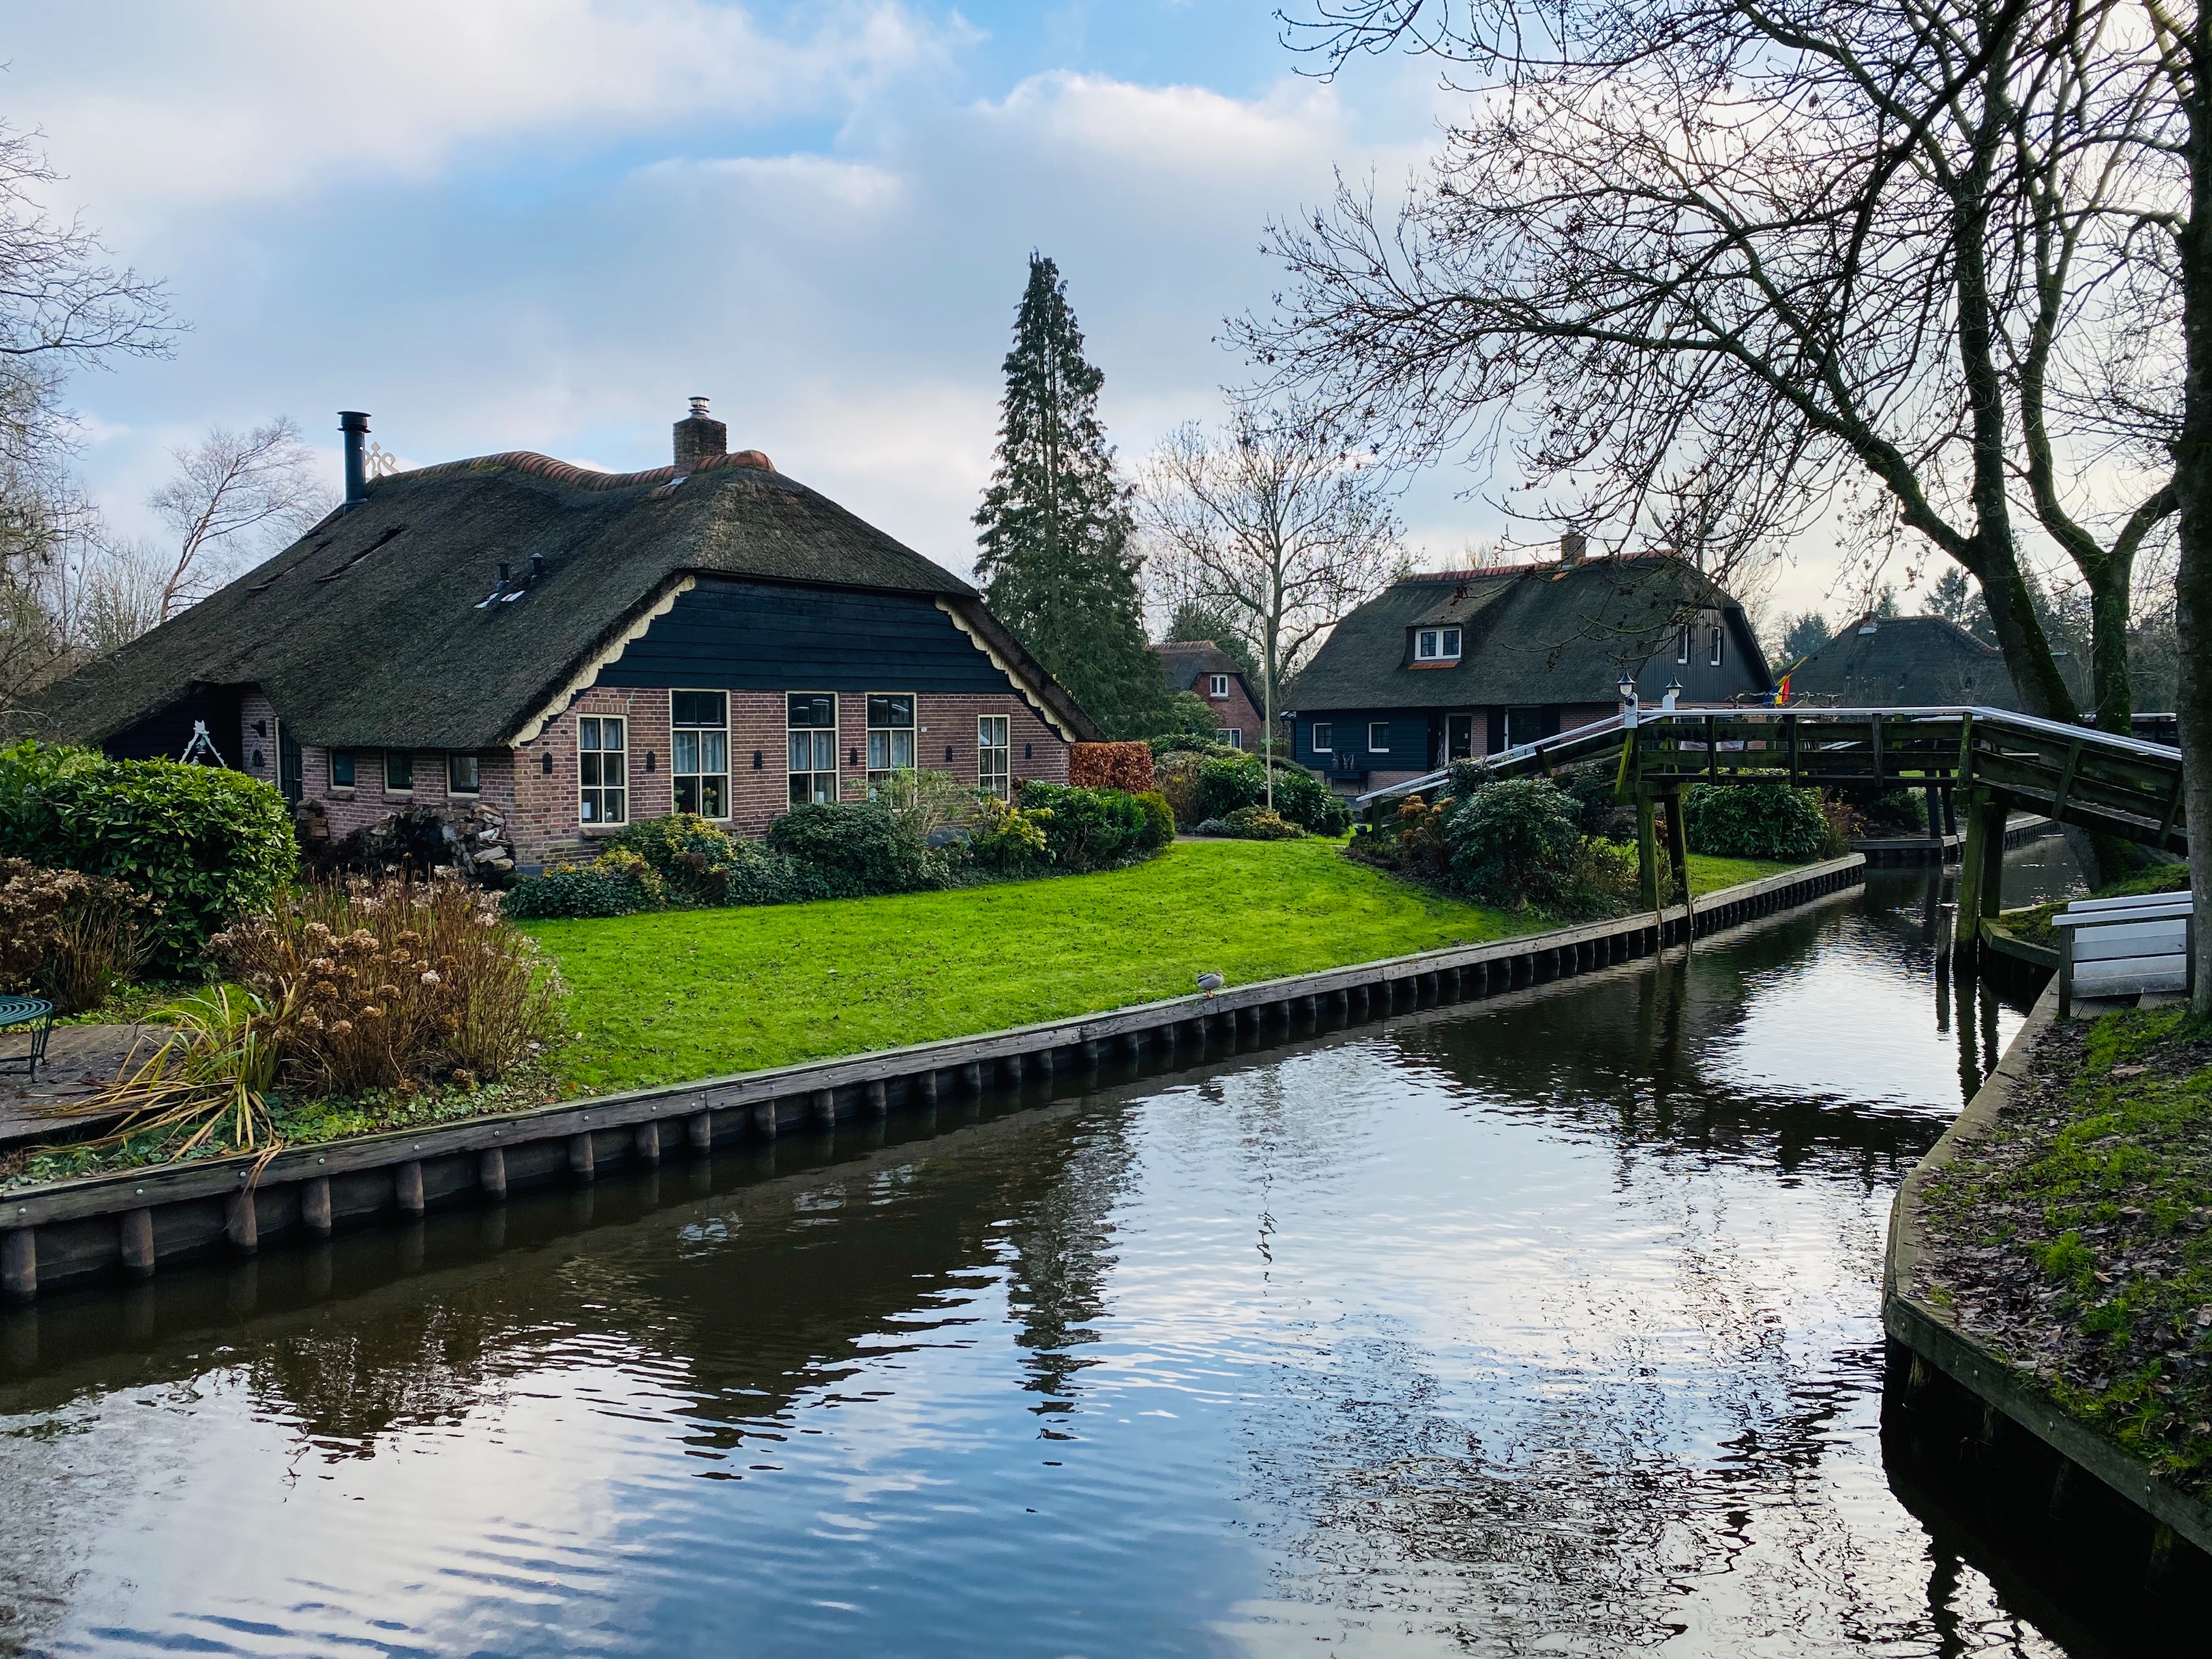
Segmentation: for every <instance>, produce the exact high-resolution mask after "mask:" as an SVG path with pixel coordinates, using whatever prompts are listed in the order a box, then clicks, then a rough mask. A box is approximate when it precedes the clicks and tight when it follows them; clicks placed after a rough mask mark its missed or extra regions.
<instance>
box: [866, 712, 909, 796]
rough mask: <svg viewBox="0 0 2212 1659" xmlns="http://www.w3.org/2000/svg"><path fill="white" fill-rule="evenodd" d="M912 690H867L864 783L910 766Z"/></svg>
mask: <svg viewBox="0 0 2212 1659" xmlns="http://www.w3.org/2000/svg"><path fill="white" fill-rule="evenodd" d="M914 708H915V699H914V693H913V692H911V691H871V692H869V693H868V783H869V786H870V787H874V786H875V785H877V784H878V783H881V782H882V781H884V779H885V778H887V777H889V776H890V775H891V774H892V773H894V772H902V771H905V772H910V771H912V770H913V769H914Z"/></svg>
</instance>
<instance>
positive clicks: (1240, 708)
mask: <svg viewBox="0 0 2212 1659" xmlns="http://www.w3.org/2000/svg"><path fill="white" fill-rule="evenodd" d="M1152 653H1153V654H1154V655H1155V656H1157V657H1158V658H1159V659H1160V671H1161V672H1163V673H1164V674H1165V675H1166V676H1167V681H1168V689H1169V690H1173V691H1188V692H1189V693H1190V694H1191V695H1192V696H1194V697H1197V698H1199V699H1200V700H1201V701H1202V702H1204V703H1205V704H1206V707H1207V708H1211V709H1212V711H1213V722H1214V726H1215V728H1216V729H1217V730H1218V731H1219V732H1220V733H1221V740H1222V741H1223V742H1224V743H1225V744H1229V745H1230V746H1231V747H1232V748H1236V749H1250V750H1258V749H1259V747H1260V732H1261V729H1262V728H1263V727H1264V726H1266V725H1267V719H1266V717H1265V716H1264V715H1263V714H1261V712H1260V699H1259V697H1258V696H1257V695H1256V693H1255V690H1254V688H1253V685H1252V684H1251V681H1250V679H1249V677H1248V676H1247V675H1246V674H1245V672H1244V671H1243V669H1241V668H1239V667H1238V666H1237V659H1235V658H1234V657H1232V656H1231V655H1230V654H1229V653H1227V652H1226V651H1224V650H1223V649H1222V648H1221V647H1219V646H1218V645H1216V644H1215V643H1214V642H1213V641H1212V640H1170V641H1168V642H1167V643H1166V644H1164V645H1156V646H1154V647H1152Z"/></svg>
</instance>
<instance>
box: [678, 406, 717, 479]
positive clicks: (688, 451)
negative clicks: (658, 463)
mask: <svg viewBox="0 0 2212 1659" xmlns="http://www.w3.org/2000/svg"><path fill="white" fill-rule="evenodd" d="M729 448H730V428H727V427H726V426H724V425H723V424H722V423H721V422H720V421H717V420H714V419H712V418H710V417H709V416H708V413H707V400H706V399H705V398H693V399H692V400H691V412H690V414H689V415H688V416H685V417H684V419H682V420H680V421H678V422H677V423H676V476H677V477H679V478H680V477H684V475H685V474H686V473H688V472H690V471H692V469H693V468H695V467H696V466H697V465H699V463H700V462H702V461H703V460H705V459H707V457H708V456H709V455H726V454H727V453H729Z"/></svg>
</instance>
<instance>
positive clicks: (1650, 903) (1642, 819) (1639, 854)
mask: <svg viewBox="0 0 2212 1659" xmlns="http://www.w3.org/2000/svg"><path fill="white" fill-rule="evenodd" d="M1657 817H1658V814H1657V803H1656V801H1655V800H1654V799H1652V795H1651V792H1650V790H1649V789H1638V791H1637V792H1636V880H1637V897H1638V901H1639V902H1641V904H1642V905H1643V907H1644V908H1645V909H1646V910H1652V911H1656V910H1657V909H1658V908H1659V826H1658V823H1657Z"/></svg>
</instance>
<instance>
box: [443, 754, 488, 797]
mask: <svg viewBox="0 0 2212 1659" xmlns="http://www.w3.org/2000/svg"><path fill="white" fill-rule="evenodd" d="M464 764H465V765H466V766H467V767H468V769H469V775H470V779H471V781H470V782H469V783H467V784H466V785H463V784H461V783H460V782H459V781H457V780H458V779H459V776H460V774H459V772H458V771H456V770H455V768H456V767H459V766H462V765H464ZM446 793H447V794H449V795H481V794H482V793H483V761H482V760H480V759H479V758H478V757H476V756H474V755H448V756H447V757H446Z"/></svg>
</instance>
